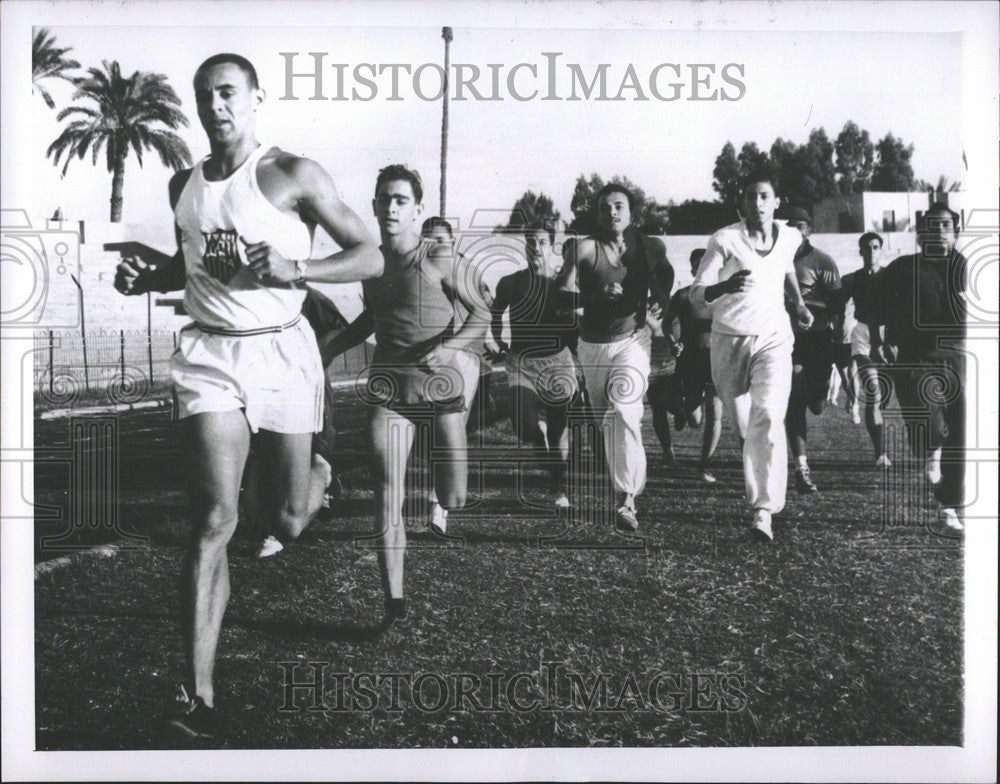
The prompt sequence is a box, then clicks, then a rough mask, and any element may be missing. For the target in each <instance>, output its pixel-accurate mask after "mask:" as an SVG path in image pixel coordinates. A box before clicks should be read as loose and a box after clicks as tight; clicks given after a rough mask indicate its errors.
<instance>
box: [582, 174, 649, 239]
mask: <svg viewBox="0 0 1000 784" xmlns="http://www.w3.org/2000/svg"><path fill="white" fill-rule="evenodd" d="M608 182H611V183H614V184H615V185H621V186H623V187H625V188H628V189H629V191H631V192H632V195H633V196H634V197H635V210H634V211H633V214H632V220H633V223H634V224H635V225H636V226H637V228H638V229H639V230H640V231H641V232H643V233H644V234H665V233H666V230H667V215H666V208H665V207H663V206H661V205H660V204H658V203H657V201H656V200H655V199H653V198H650V197H648V196H646V192H645V191H644V190H643V189H642V188H640V187H639V186H638V185H636V184H635V183H634V182H632V181H631V180H629V178H628V177H621V176H618V175H616V176H614V177H612V178H611V179H610V180H609V181H608ZM604 185H605V181H604V180H603V179H602V178H601V177H600V175H598V174H591V175H590V179H589V180H588V179H587V178H586V177H584V176H583V175H582V174H581V175H580V176H579V177H577V178H576V187H575V188H574V189H573V199H572V200H571V201H570V209H571V210H573V220H572V221H571V222H570V224H569V229H570V231H573V232H575V233H577V234H593V233H594V232H596V231H597V214H596V213H595V211H594V198H595V197H596V196H597V193H598V191H600V190H601V188H603V187H604Z"/></svg>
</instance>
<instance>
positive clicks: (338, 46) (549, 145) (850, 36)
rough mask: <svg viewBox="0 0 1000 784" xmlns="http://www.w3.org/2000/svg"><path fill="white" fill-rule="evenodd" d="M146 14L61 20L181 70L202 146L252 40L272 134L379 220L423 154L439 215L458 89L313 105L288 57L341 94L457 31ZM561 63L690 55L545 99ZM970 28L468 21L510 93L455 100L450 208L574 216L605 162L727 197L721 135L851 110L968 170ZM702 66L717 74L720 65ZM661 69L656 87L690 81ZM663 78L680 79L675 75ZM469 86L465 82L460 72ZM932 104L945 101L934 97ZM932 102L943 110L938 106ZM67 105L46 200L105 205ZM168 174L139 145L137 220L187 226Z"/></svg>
mask: <svg viewBox="0 0 1000 784" xmlns="http://www.w3.org/2000/svg"><path fill="white" fill-rule="evenodd" d="M335 22H336V20H334V19H331V20H330V26H328V27H310V28H294V27H284V28H252V27H224V28H223V27H173V28H171V27H155V28H154V27H138V26H124V27H123V26H118V27H114V28H112V27H102V26H66V27H59V26H52V27H51V28H50V29H51V30H52V32H53V33H54V34H55V36H56V40H57V42H58V44H59V45H60V46H71V47H72V48H73V51H72V53H71V56H72V57H73V58H75V59H76V60H78V61H79V62H81V64H83V65H84V66H91V65H97V64H99V63H100V62H101V61H102V60H117V61H118V62H119V63H120V64H121V67H122V70H123V72H124V73H126V74H129V73H131V72H132V71H134V70H143V71H152V72H156V73H162V74H165V75H166V76H167V77H168V79H169V82H170V84H171V85H172V86H173V87H174V89H175V90H176V92H177V93H178V95H179V96H180V99H181V104H182V109H183V111H184V112H185V113H186V114H187V116H188V118H189V120H190V121H191V123H192V124H191V125H190V126H189V127H188V128H186V129H182V131H181V136H182V137H183V138H184V139H185V141H186V142H187V143H188V145H189V147H190V149H191V152H192V154H193V156H194V158H195V159H196V160H197V159H198V158H200V157H202V156H204V155H205V154H207V152H208V146H207V142H206V139H205V136H204V133H203V131H202V129H201V127H200V125H198V120H197V115H196V113H195V108H194V94H193V89H192V87H191V77H192V75H193V72H194V70H195V68H196V67H197V65H198V64H199V63H200V62H201V61H202V60H204V58H206V57H208V56H209V55H211V54H214V53H216V52H219V51H233V52H237V53H240V54H243V55H244V56H246V57H247V58H248V59H250V60H251V61H252V62H254V64H255V66H256V67H257V69H258V72H259V75H260V80H261V83H262V86H263V87H264V88H265V90H266V91H267V93H268V99H267V101H266V103H265V106H264V108H263V109H262V110H261V115H260V119H259V122H258V137H259V138H260V140H261V141H263V142H267V143H271V144H277V145H278V146H280V147H282V148H283V149H286V150H288V151H290V152H294V153H297V154H301V155H305V156H308V157H311V158H314V159H315V160H317V161H318V162H319V163H321V164H322V165H323V166H324V167H325V168H326V169H327V170H328V171H329V172H330V174H331V175H332V177H333V178H334V181H335V182H336V183H337V186H338V187H339V189H340V191H341V193H342V195H343V197H344V199H345V200H346V201H347V203H348V204H349V205H351V206H352V207H353V208H354V209H355V210H356V211H358V212H359V214H361V215H362V217H363V218H364V219H365V220H366V221H367V223H368V225H369V227H370V228H372V229H373V230H374V229H375V224H374V221H373V220H372V218H371V208H370V200H371V190H372V186H373V183H374V178H375V175H376V173H377V171H378V169H379V168H380V167H382V166H385V165H386V164H389V163H393V162H403V163H407V164H409V165H411V166H413V167H415V168H417V169H418V170H419V171H420V172H421V174H422V175H423V178H424V184H425V193H426V194H427V196H426V197H425V199H426V202H427V207H428V214H434V213H436V212H437V205H438V201H437V193H438V183H439V163H440V130H441V108H442V107H441V102H440V101H427V100H421V99H420V98H419V97H417V95H416V94H415V93H414V90H413V87H412V78H411V77H409V76H407V75H406V74H405V73H401V74H400V77H401V78H400V88H399V96H400V97H401V98H402V100H397V101H392V100H387V98H389V97H390V95H391V80H390V74H389V73H384V74H383V75H382V76H380V77H378V78H377V79H376V81H377V84H378V93H377V95H376V97H375V99H374V100H371V101H367V102H366V101H361V100H353V99H350V100H344V101H333V100H323V101H313V100H307V99H308V98H309V97H311V96H312V95H313V90H312V84H313V82H312V81H311V80H308V79H297V80H295V82H294V83H293V90H292V94H293V95H294V96H296V97H297V98H298V99H299V100H294V101H292V100H279V99H280V98H282V97H283V96H284V95H285V78H286V77H285V68H286V66H285V62H286V60H285V58H283V57H282V55H281V53H282V52H295V53H298V54H297V56H296V57H295V59H294V60H293V63H294V68H295V70H296V72H299V71H309V70H311V68H312V66H313V61H312V59H311V58H310V56H309V55H308V53H310V52H326V53H328V54H327V55H326V56H325V60H324V65H326V66H327V68H326V69H325V70H324V92H325V93H326V94H327V97H330V96H332V95H333V94H334V93H335V91H336V79H335V76H336V73H335V70H334V68H333V67H332V64H333V63H346V64H347V68H346V73H345V88H346V89H345V92H346V93H347V94H348V95H349V94H350V92H351V89H352V87H357V89H358V91H359V93H361V94H363V95H367V94H368V91H367V90H366V89H365V88H364V86H363V85H361V84H360V83H358V82H356V81H354V80H353V78H352V69H353V68H354V67H355V66H356V65H357V64H359V63H374V64H390V63H405V64H410V65H411V66H412V68H416V67H417V66H419V65H420V64H423V63H440V62H441V61H442V59H443V42H442V40H441V29H440V27H436V26H435V27H423V28H421V27H407V28H405V29H404V28H400V27H378V28H375V27H369V28H353V29H344V28H341V27H336V26H334V25H335ZM543 52H560V53H562V54H561V55H560V57H559V58H558V60H557V69H556V73H557V75H558V81H557V83H556V94H558V95H562V96H564V97H565V96H568V95H569V94H570V87H571V85H570V79H569V69H568V64H570V63H573V64H578V65H579V67H580V69H581V71H582V73H583V74H585V75H586V76H587V78H588V79H589V78H590V77H591V75H592V74H593V73H594V71H595V69H596V68H597V67H598V65H599V64H601V63H607V64H608V70H607V73H608V84H609V87H608V94H609V95H614V94H615V93H617V91H618V85H619V84H620V82H621V81H622V79H623V78H625V75H626V71H627V69H628V67H629V64H632V65H633V66H634V68H635V71H636V73H637V75H638V76H639V80H640V84H643V85H646V87H648V80H649V75H650V72H651V71H652V70H653V69H654V68H655V67H656V66H657V65H658V64H660V63H678V64H680V65H681V66H682V68H684V70H682V74H684V75H685V77H684V79H682V80H681V81H686V82H687V85H686V86H685V87H684V88H683V90H682V99H681V100H677V101H670V102H665V101H659V100H655V99H654V98H653V97H652V96H651V95H650V93H649V90H648V89H646V88H643V89H644V92H645V94H646V95H647V97H649V98H650V100H647V101H640V100H635V98H636V92H635V91H634V90H631V91H628V90H627V91H625V92H623V95H624V96H625V97H626V100H624V101H594V100H583V101H575V102H573V101H566V100H563V101H546V100H540V97H541V95H544V94H545V91H546V76H545V69H546V67H547V63H546V58H545V56H544V55H543V54H542V53H543ZM960 55H961V37H960V35H959V34H955V33H942V34H929V33H885V32H870V33H857V32H822V33H821V32H725V31H719V30H713V31H711V32H708V31H697V30H689V31H683V30H677V31H664V30H656V31H652V30H644V29H633V30H598V29H583V30H581V29H560V28H555V29H553V28H539V29H531V28H525V27H523V26H522V27H520V28H518V29H486V28H478V29H477V28H469V27H456V28H455V30H454V42H453V44H452V47H451V61H452V64H453V66H454V64H456V63H470V64H474V65H477V66H478V67H479V68H480V70H481V71H482V72H483V75H482V76H481V77H480V79H479V81H478V82H477V84H478V85H479V89H480V92H482V93H485V94H486V95H488V94H489V93H490V82H489V70H488V64H491V63H492V64H499V65H501V66H502V68H501V70H500V71H499V73H500V74H501V95H502V96H503V97H504V100H502V101H477V100H466V101H455V100H452V101H451V104H450V115H451V117H450V140H449V153H448V173H449V174H448V181H449V182H448V190H449V198H448V202H449V208H448V213H449V216H450V217H456V218H458V221H459V223H460V224H461V225H462V226H463V227H466V226H469V225H470V223H471V222H472V221H473V219H474V213H475V212H476V211H477V210H502V209H509V208H510V207H511V206H512V205H513V203H514V202H515V200H516V199H517V198H518V197H519V196H520V195H521V194H522V193H523V192H524V191H525V190H528V189H532V190H535V191H536V192H537V191H544V192H545V193H546V194H548V195H549V196H551V197H552V198H553V200H554V201H555V204H556V207H557V208H558V209H559V210H560V211H561V212H562V214H563V215H564V216H565V217H567V218H568V217H571V212H570V209H569V207H570V199H571V197H572V192H573V187H574V184H575V181H576V178H577V176H578V175H579V174H586V175H588V176H589V174H591V173H593V172H596V173H599V174H600V175H601V176H602V177H604V178H605V179H608V178H610V177H611V176H613V175H616V174H617V175H625V176H627V177H628V178H629V179H631V180H632V181H633V182H635V183H636V184H637V185H639V186H640V187H642V188H643V189H644V190H645V191H646V193H647V194H649V195H651V196H653V197H655V198H656V199H657V200H658V201H660V202H666V201H667V200H669V199H673V200H675V201H683V200H684V199H688V198H698V199H711V198H714V197H715V193H714V191H713V190H712V168H713V165H714V161H715V158H716V156H717V155H718V153H719V151H720V150H721V148H722V146H723V144H725V142H726V141H732V142H733V143H734V144H735V145H736V147H737V149H739V147H740V145H742V143H743V142H744V141H755V142H757V144H758V145H759V146H760V147H761V148H762V149H768V148H769V147H770V146H771V143H772V142H773V141H774V139H775V138H776V137H778V136H781V137H783V138H785V139H791V140H792V141H794V142H796V143H801V142H804V141H805V140H806V138H807V136H808V134H809V132H810V130H812V129H813V128H817V127H824V128H825V129H826V131H827V133H828V135H829V136H830V137H831V139H833V138H835V137H836V135H837V133H838V132H839V131H840V129H841V128H842V127H843V125H844V123H845V122H846V121H847V120H853V121H855V122H856V123H857V124H858V125H859V126H861V127H862V128H865V129H867V130H868V131H869V132H870V133H871V135H872V137H873V140H877V139H879V138H881V137H882V136H884V135H885V134H886V133H887V132H889V131H891V132H893V133H894V134H895V135H897V136H900V137H902V138H903V139H904V140H905V141H906V142H907V143H912V144H913V145H914V148H915V152H914V156H913V167H914V171H915V174H916V176H917V177H920V178H923V179H926V180H932V181H936V180H937V178H938V176H939V175H941V174H944V175H945V176H947V177H948V178H949V180H961V179H963V164H962V160H961V158H962V139H961V129H960V127H959V126H958V124H957V123H951V122H948V118H949V117H956V116H958V114H959V109H960V98H959V94H958V91H957V90H955V89H954V87H953V83H952V82H951V81H950V80H951V79H953V78H954V74H955V71H954V68H952V69H950V70H949V68H947V67H944V66H947V65H948V64H955V67H958V66H957V64H959V63H960ZM522 62H523V63H534V64H536V66H537V67H538V68H539V77H538V78H537V79H535V78H532V76H531V75H530V73H527V72H525V71H524V70H523V69H522V71H521V72H520V73H519V74H518V76H517V79H516V81H515V89H516V90H518V91H520V93H521V94H526V93H530V91H531V90H532V89H535V88H538V89H540V91H541V94H540V96H539V98H536V99H534V100H528V101H524V102H519V101H516V100H514V99H513V97H512V96H511V94H510V93H509V92H508V91H507V86H506V77H507V74H508V72H509V70H510V69H511V67H512V66H514V65H515V64H517V63H522ZM691 63H703V64H715V66H716V75H715V77H713V78H712V82H711V84H710V85H709V88H708V89H710V90H711V89H717V88H722V89H724V90H726V91H727V94H729V95H730V96H731V95H733V94H734V93H735V92H736V90H735V88H734V87H732V86H731V85H727V84H726V83H725V82H722V81H721V80H720V78H719V72H720V70H721V68H722V67H723V66H724V65H725V64H727V63H739V64H742V66H743V76H742V77H740V76H739V74H738V73H736V72H731V75H733V76H735V78H737V79H739V80H740V81H741V82H742V83H743V84H744V85H745V88H746V89H745V94H744V95H743V96H742V97H741V98H740V99H739V100H735V101H720V100H715V101H701V102H698V101H690V100H684V98H686V97H688V96H690V95H691V90H692V88H691V86H690V69H688V68H687V65H688V64H691ZM703 73H704V71H703ZM673 77H674V75H673V74H672V73H671V72H670V71H666V72H661V76H660V79H659V81H658V82H657V83H658V84H661V85H662V84H665V83H666V82H670V81H675V80H676V79H675V78H673ZM438 84H439V81H438V77H437V76H436V75H434V72H433V71H427V72H426V73H424V74H423V77H422V80H421V85H422V89H423V90H424V92H425V94H431V95H433V93H434V92H435V91H436V90H437V86H438ZM48 87H49V90H50V92H51V93H52V95H53V97H54V98H55V100H56V102H57V107H59V108H61V107H62V106H65V105H67V103H68V102H69V101H70V99H71V92H72V90H71V87H70V86H69V85H68V84H65V83H59V82H50V83H49V84H48ZM660 90H661V94H667V95H669V92H670V91H669V89H668V88H665V87H661V88H660ZM452 95H453V96H454V87H453V92H452ZM922 107H926V108H927V109H928V111H926V112H925V111H921V108H922ZM930 109H933V110H934V111H933V114H932V113H931V111H930ZM55 115H56V112H54V111H51V110H49V109H48V108H47V107H46V106H45V104H44V102H43V101H42V99H41V97H40V96H37V95H36V96H33V101H32V119H33V124H34V125H33V127H34V130H35V132H34V133H33V135H32V143H33V149H32V150H31V155H32V160H33V162H34V188H35V192H34V202H33V207H34V210H33V212H34V214H35V215H36V216H38V217H48V216H50V215H51V214H52V212H53V211H54V210H55V208H56V207H62V210H63V213H64V214H65V215H66V216H67V218H75V219H86V220H100V221H103V220H107V218H108V212H109V200H110V192H111V176H110V174H109V173H108V172H107V171H106V167H105V165H104V163H103V159H102V160H101V161H99V165H98V166H97V167H94V166H92V165H91V163H90V160H89V157H88V158H87V159H85V160H83V161H80V160H74V161H73V163H72V164H70V167H69V171H68V173H67V175H66V176H65V178H60V175H59V173H60V171H61V166H60V167H55V166H53V164H52V162H51V160H49V159H46V156H45V151H46V148H47V147H48V145H49V144H50V143H51V141H52V140H53V139H55V138H56V136H57V135H58V134H59V132H60V124H59V123H58V122H57V121H56V119H55ZM169 176H170V172H169V171H167V170H166V169H164V168H163V167H162V165H160V163H159V161H158V159H157V157H156V156H155V155H152V156H147V157H146V158H145V165H144V167H143V168H141V169H140V168H139V166H138V164H137V162H136V160H135V158H134V157H132V156H130V158H129V161H128V164H127V166H126V175H125V187H124V221H125V222H126V223H145V222H157V223H163V224H165V225H167V226H169V222H170V220H171V216H170V211H169V207H168V204H167V198H166V193H167V187H166V186H167V181H168V179H169Z"/></svg>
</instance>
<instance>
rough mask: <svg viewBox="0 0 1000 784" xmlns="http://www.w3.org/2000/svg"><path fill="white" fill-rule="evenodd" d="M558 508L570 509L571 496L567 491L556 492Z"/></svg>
mask: <svg viewBox="0 0 1000 784" xmlns="http://www.w3.org/2000/svg"><path fill="white" fill-rule="evenodd" d="M556 509H569V498H568V497H567V495H566V494H565V493H556Z"/></svg>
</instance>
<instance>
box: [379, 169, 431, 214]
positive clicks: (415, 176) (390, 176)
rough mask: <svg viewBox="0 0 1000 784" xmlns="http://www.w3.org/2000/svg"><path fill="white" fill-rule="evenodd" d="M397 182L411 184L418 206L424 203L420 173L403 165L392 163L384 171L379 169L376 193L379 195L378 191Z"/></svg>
mask: <svg viewBox="0 0 1000 784" xmlns="http://www.w3.org/2000/svg"><path fill="white" fill-rule="evenodd" d="M397 180H403V181H405V182H408V183H410V187H411V188H412V189H413V198H414V199H416V201H417V204H422V203H423V201H424V185H423V183H422V182H421V181H420V173H419V172H418V171H417V170H416V169H411V168H410V167H409V166H407V165H406V164H403V163H391V164H389V165H388V166H386V167H385V168H384V169H379V172H378V177H377V178H376V179H375V193H376V194H378V189H379V188H381V187H382V186H383V185H385V184H386V183H387V182H395V181H397Z"/></svg>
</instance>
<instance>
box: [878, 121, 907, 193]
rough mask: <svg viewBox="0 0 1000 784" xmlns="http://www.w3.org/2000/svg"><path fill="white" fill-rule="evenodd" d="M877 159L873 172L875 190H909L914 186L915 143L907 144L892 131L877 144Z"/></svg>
mask: <svg viewBox="0 0 1000 784" xmlns="http://www.w3.org/2000/svg"><path fill="white" fill-rule="evenodd" d="M875 151H876V153H877V160H876V162H875V168H874V171H873V173H872V182H871V190H873V191H909V190H911V189H912V188H913V186H914V184H915V180H914V177H913V166H912V165H911V164H910V159H911V158H912V157H913V145H912V144H909V145H907V144H905V143H904V142H903V140H902V139H897V138H896V137H895V136H893V134H892V132H891V131H890V132H889V133H887V134H886V135H885V138H884V139H881V140H879V142H878V144H876V145H875Z"/></svg>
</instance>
